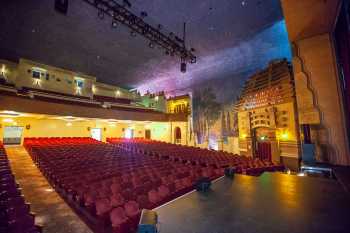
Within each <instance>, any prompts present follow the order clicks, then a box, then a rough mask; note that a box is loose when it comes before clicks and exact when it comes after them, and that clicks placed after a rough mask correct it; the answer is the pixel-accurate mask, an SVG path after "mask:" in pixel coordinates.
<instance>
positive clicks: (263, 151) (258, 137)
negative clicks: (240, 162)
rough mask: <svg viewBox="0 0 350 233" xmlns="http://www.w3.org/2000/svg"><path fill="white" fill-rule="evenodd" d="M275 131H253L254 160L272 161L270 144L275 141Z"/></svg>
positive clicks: (265, 129) (263, 129)
mask: <svg viewBox="0 0 350 233" xmlns="http://www.w3.org/2000/svg"><path fill="white" fill-rule="evenodd" d="M275 134H276V132H275V130H274V129H270V128H264V127H261V128H256V129H254V132H253V135H254V137H253V138H254V140H253V143H254V148H255V151H254V152H255V158H258V159H261V160H267V161H271V160H272V146H271V142H272V141H273V140H274V139H275Z"/></svg>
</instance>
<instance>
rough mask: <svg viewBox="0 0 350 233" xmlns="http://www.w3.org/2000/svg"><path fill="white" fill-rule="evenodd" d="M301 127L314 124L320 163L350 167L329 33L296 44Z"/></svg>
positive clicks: (295, 61)
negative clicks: (326, 162) (327, 162)
mask: <svg viewBox="0 0 350 233" xmlns="http://www.w3.org/2000/svg"><path fill="white" fill-rule="evenodd" d="M294 50H295V54H294V58H293V64H294V73H295V83H296V94H297V102H298V110H299V122H300V124H311V125H314V128H315V131H314V134H315V136H314V138H315V145H316V156H317V159H318V161H329V162H330V163H332V164H338V165H349V164H350V159H349V151H348V144H347V135H346V132H345V129H344V126H345V122H344V115H343V107H342V99H341V98H340V90H339V79H338V74H337V70H336V62H335V61H336V59H335V56H334V50H333V47H332V40H331V37H330V36H329V34H323V35H318V36H314V37H311V38H307V39H303V40H300V41H297V42H294Z"/></svg>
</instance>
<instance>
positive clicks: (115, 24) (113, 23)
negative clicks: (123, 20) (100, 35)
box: [112, 19, 118, 28]
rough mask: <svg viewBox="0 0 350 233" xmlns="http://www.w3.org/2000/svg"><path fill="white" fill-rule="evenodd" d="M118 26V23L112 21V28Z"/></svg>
mask: <svg viewBox="0 0 350 233" xmlns="http://www.w3.org/2000/svg"><path fill="white" fill-rule="evenodd" d="M117 26H118V21H117V20H115V19H113V20H112V28H116V27H117Z"/></svg>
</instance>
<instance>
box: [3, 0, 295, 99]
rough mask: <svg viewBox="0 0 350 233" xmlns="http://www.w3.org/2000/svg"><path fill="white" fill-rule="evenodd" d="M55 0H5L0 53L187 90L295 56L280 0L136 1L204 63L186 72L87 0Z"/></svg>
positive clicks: (236, 81) (123, 81)
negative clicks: (59, 7)
mask: <svg viewBox="0 0 350 233" xmlns="http://www.w3.org/2000/svg"><path fill="white" fill-rule="evenodd" d="M53 2H54V1H53V0H50V1H48V0H26V1H23V0H2V1H1V8H0V22H1V30H0V58H1V57H4V58H7V59H12V60H14V59H18V58H20V57H23V58H28V59H33V60H36V61H39V62H41V63H46V64H49V65H54V66H58V67H61V68H65V69H70V70H73V71H79V72H83V73H87V74H89V75H93V76H96V77H97V79H98V80H99V81H100V82H106V83H109V84H115V85H119V86H122V87H129V88H139V89H140V90H141V91H142V92H144V91H146V90H151V91H160V90H166V91H168V92H175V93H176V92H181V91H184V90H187V89H191V88H193V87H195V86H198V85H199V84H201V83H205V82H209V83H213V82H214V81H215V80H219V79H220V80H221V81H218V83H220V85H224V86H225V82H224V81H222V80H226V79H229V81H228V82H230V83H231V84H232V85H234V86H239V85H241V83H242V82H243V81H244V79H246V78H247V75H248V74H251V73H253V72H255V71H257V70H258V69H261V68H262V67H264V66H265V65H266V64H267V63H268V62H269V61H270V60H271V59H275V58H281V57H290V50H289V43H288V36H287V32H286V28H285V24H284V20H283V16H282V10H281V6H280V2H279V0H191V1H189V0H171V1H166V0H147V1H144V0H130V2H131V3H132V5H133V6H132V8H131V11H133V12H134V13H137V14H139V12H140V11H142V10H144V11H146V12H147V13H148V17H147V18H146V21H148V22H149V23H151V24H153V25H157V24H158V23H161V24H162V25H164V28H166V29H167V30H168V31H173V32H175V33H176V34H178V35H180V36H181V32H182V25H183V22H187V29H188V30H187V39H188V40H187V44H188V45H189V46H191V47H194V48H195V49H196V55H197V57H198V60H197V63H196V64H193V65H188V67H187V68H188V72H187V73H186V74H182V73H181V72H180V68H179V59H178V58H176V57H169V56H166V55H165V54H164V51H162V50H160V49H157V48H154V49H151V48H149V47H148V42H147V41H146V40H145V39H143V38H142V37H141V36H137V37H135V38H134V37H131V36H130V31H129V30H128V29H127V28H126V27H124V26H119V27H117V28H116V29H112V28H111V20H110V19H109V18H107V17H105V19H104V20H100V19H99V18H98V16H97V10H96V9H94V8H92V7H91V6H89V5H87V4H86V3H85V2H83V1H82V0H70V1H69V10H68V15H67V16H65V15H62V14H58V13H57V12H55V11H54V7H53Z"/></svg>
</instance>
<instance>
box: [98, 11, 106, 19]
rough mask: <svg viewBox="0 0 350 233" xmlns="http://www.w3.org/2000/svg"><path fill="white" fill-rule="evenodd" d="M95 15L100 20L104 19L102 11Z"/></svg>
mask: <svg viewBox="0 0 350 233" xmlns="http://www.w3.org/2000/svg"><path fill="white" fill-rule="evenodd" d="M97 15H98V17H99V18H100V19H104V17H105V13H103V11H102V10H99V11H98V14H97Z"/></svg>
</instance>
